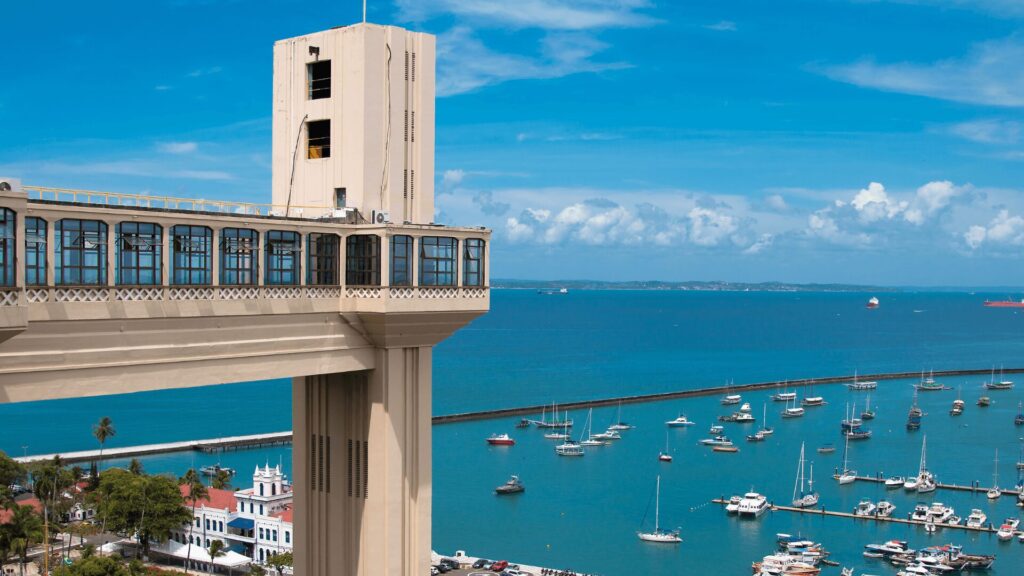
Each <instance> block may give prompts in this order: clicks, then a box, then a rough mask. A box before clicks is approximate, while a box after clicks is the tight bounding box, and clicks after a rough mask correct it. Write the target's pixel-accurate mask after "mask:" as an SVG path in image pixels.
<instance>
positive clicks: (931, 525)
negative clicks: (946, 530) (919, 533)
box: [924, 522, 938, 534]
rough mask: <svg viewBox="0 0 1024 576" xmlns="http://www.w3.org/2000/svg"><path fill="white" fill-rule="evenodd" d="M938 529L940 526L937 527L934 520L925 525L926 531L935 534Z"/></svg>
mask: <svg viewBox="0 0 1024 576" xmlns="http://www.w3.org/2000/svg"><path fill="white" fill-rule="evenodd" d="M936 530H938V528H936V527H935V523H934V522H928V523H927V524H925V525H924V531H925V532H927V533H929V534H933V533H934V532H935V531H936Z"/></svg>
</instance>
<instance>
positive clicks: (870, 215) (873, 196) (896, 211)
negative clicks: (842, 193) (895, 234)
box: [850, 182, 910, 222]
mask: <svg viewBox="0 0 1024 576" xmlns="http://www.w3.org/2000/svg"><path fill="white" fill-rule="evenodd" d="M850 205H851V206H853V207H854V209H856V210H857V212H858V213H859V216H860V219H861V220H862V221H864V222H877V221H878V220H884V219H888V220H892V219H893V218H895V217H896V216H899V215H900V214H901V213H903V212H906V210H907V208H908V207H909V206H910V203H909V202H906V201H903V202H899V201H896V200H894V199H892V198H889V195H888V193H886V191H885V186H882V185H881V184H879V183H878V182H872V183H870V184H868V187H867V188H864V189H862V190H861V191H860V192H857V195H856V196H854V197H853V200H852V201H850Z"/></svg>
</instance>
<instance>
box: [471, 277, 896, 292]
mask: <svg viewBox="0 0 1024 576" xmlns="http://www.w3.org/2000/svg"><path fill="white" fill-rule="evenodd" d="M491 286H492V287H493V288H509V289H517V290H559V289H561V288H566V289H568V290H688V291H694V292H900V291H901V289H900V288H895V287H892V286H864V285H857V284H793V283H789V282H757V283H749V282H725V281H718V280H712V281H695V280H691V281H687V282H666V281H661V280H649V281H640V280H630V281H624V282H606V281H601V280H510V279H495V280H494V281H492V283H491Z"/></svg>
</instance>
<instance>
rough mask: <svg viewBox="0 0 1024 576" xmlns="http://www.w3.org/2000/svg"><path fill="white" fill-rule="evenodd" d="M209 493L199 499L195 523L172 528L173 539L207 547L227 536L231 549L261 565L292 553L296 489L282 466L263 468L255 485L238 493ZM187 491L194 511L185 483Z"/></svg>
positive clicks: (187, 500)
mask: <svg viewBox="0 0 1024 576" xmlns="http://www.w3.org/2000/svg"><path fill="white" fill-rule="evenodd" d="M207 492H208V496H207V498H203V499H200V500H199V501H198V502H196V503H195V515H194V519H193V522H192V524H191V525H186V526H183V527H182V528H181V530H180V531H175V532H172V534H171V539H172V540H174V541H175V542H178V543H180V544H194V545H196V546H201V547H203V548H205V549H209V547H210V544H211V543H212V542H213V541H214V540H221V541H222V542H224V545H225V546H226V547H227V549H228V550H231V551H233V552H237V553H238V554H242V555H244V556H246V557H248V558H251V559H252V560H253V561H254V562H258V563H260V564H265V563H266V561H267V560H269V559H270V557H271V556H273V555H274V554H280V553H284V552H291V551H292V538H293V536H294V532H293V530H292V487H291V485H290V484H289V483H288V481H287V480H286V479H285V477H284V474H282V473H281V467H280V466H276V467H274V468H271V467H270V466H269V465H267V466H265V467H264V468H260V467H258V466H257V467H256V470H255V471H254V472H253V476H252V488H246V489H244V490H238V491H235V492H232V491H230V490H218V489H216V488H207ZM181 494H182V496H184V497H185V504H186V506H188V507H189V508H190V509H191V508H192V504H193V502H192V500H191V498H189V489H188V486H184V485H183V486H181Z"/></svg>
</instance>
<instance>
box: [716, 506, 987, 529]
mask: <svg viewBox="0 0 1024 576" xmlns="http://www.w3.org/2000/svg"><path fill="white" fill-rule="evenodd" d="M711 502H712V503H713V504H721V505H723V506H724V505H726V504H728V503H729V501H728V500H726V499H724V498H715V499H714V500H712V501H711ZM769 509H770V510H771V511H772V512H775V511H779V512H794V513H796V514H807V515H810V516H832V517H835V518H852V519H854V520H874V521H875V522H892V523H894V524H911V525H914V526H921V527H924V526H925V525H926V524H928V522H922V521H920V520H910V519H908V518H895V517H892V516H889V517H884V516H857V515H856V514H854V513H853V512H839V511H837V510H827V509H825V508H824V507H822V508H797V507H795V506H779V505H777V504H770V505H769ZM935 527H936V528H942V529H943V530H945V529H947V528H949V529H953V530H965V531H967V532H985V533H989V534H995V533H996V532H997V531H998V530H996V529H995V528H986V527H980V528H972V527H970V526H967V525H965V524H935Z"/></svg>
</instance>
